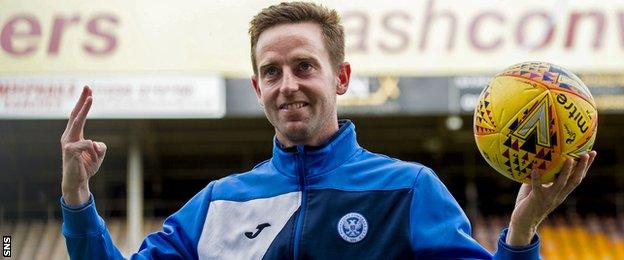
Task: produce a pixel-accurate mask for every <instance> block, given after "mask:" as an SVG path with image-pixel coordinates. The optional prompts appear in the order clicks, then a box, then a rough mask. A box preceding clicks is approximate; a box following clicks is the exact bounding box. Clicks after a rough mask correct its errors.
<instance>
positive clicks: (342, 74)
mask: <svg viewBox="0 0 624 260" xmlns="http://www.w3.org/2000/svg"><path fill="white" fill-rule="evenodd" d="M349 80H351V64H349V63H348V62H343V63H341V64H340V67H339V68H338V86H337V87H336V94H338V95H342V94H344V93H347V89H348V88H349Z"/></svg>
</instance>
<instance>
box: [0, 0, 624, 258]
mask: <svg viewBox="0 0 624 260" xmlns="http://www.w3.org/2000/svg"><path fill="white" fill-rule="evenodd" d="M270 3H275V1H272V2H264V1H220V0H218V1H217V0H215V1H176V2H175V3H174V2H172V1H147V0H137V1H121V0H117V1H106V2H101V1H94V0H90V1H79V2H75V1H69V0H61V1H43V0H8V1H7V0H5V1H0V47H1V48H0V234H1V235H2V236H11V238H12V243H11V246H12V247H11V249H12V250H11V253H12V257H16V258H18V259H32V258H37V259H49V258H53V259H58V258H61V259H62V258H67V253H66V249H65V241H64V239H63V238H62V236H61V234H60V231H59V228H60V225H61V222H62V220H61V216H60V206H59V198H60V194H61V191H60V179H61V155H60V143H59V140H60V136H61V133H62V132H63V129H64V128H65V124H66V118H67V116H68V115H69V112H70V110H71V108H72V107H73V105H74V104H75V102H76V100H77V99H78V96H79V94H80V91H81V88H82V86H83V85H85V84H88V85H89V86H91V87H92V88H93V90H94V91H93V92H94V94H93V95H94V104H93V107H92V111H91V113H90V115H89V120H88V122H87V125H86V129H85V135H86V138H90V139H93V140H98V141H103V142H105V143H106V144H107V145H108V152H107V156H106V159H105V161H104V164H103V166H102V168H101V169H100V171H99V173H98V175H96V177H94V178H93V179H92V181H91V191H92V192H93V194H94V196H95V198H96V201H97V205H98V209H99V212H100V214H101V215H102V216H103V217H104V218H105V219H106V220H107V222H108V227H109V229H110V231H111V233H112V236H113V238H114V240H115V241H116V242H117V244H118V245H119V246H120V248H121V249H122V250H123V252H124V253H125V254H126V255H127V254H129V253H131V252H133V251H134V250H136V249H137V248H138V245H139V244H140V241H141V239H142V238H143V237H144V234H147V233H149V232H153V231H155V230H158V229H160V226H161V225H162V221H163V219H164V218H165V217H166V216H168V215H170V214H172V213H173V212H175V211H176V210H177V209H178V208H180V207H181V206H182V205H183V204H184V203H185V201H187V200H188V199H190V198H191V197H192V196H193V195H194V194H195V193H196V192H198V191H199V190H200V189H202V188H203V187H204V186H205V185H207V184H208V183H209V182H210V181H212V180H215V179H218V178H221V177H223V176H227V175H229V174H233V173H238V172H244V171H246V170H249V169H250V168H251V167H253V166H254V165H255V164H256V163H259V162H261V161H263V160H265V159H267V158H269V157H270V153H271V140H272V137H273V129H272V127H271V125H270V124H269V123H268V122H267V120H266V119H265V118H264V114H263V113H262V110H261V109H260V107H259V106H258V103H257V101H256V98H255V94H254V92H253V90H252V89H251V85H250V82H249V76H250V74H251V73H252V72H251V64H250V61H249V60H250V58H249V40H248V36H247V34H246V32H247V25H248V22H249V20H250V19H251V17H252V16H253V15H254V14H255V13H257V12H258V11H259V10H260V9H261V8H263V7H266V6H268V5H269V4H270ZM322 3H324V4H326V5H327V6H329V7H332V8H335V9H337V10H338V11H339V12H340V13H341V15H342V17H343V23H344V25H345V29H346V35H347V60H348V61H350V62H351V64H352V68H353V72H354V74H355V75H354V78H353V80H352V84H351V85H350V89H349V91H348V93H347V94H346V95H344V96H341V97H340V99H339V103H340V108H339V113H340V117H341V118H350V119H352V120H353V121H354V122H355V125H356V127H357V129H358V138H359V141H360V143H361V145H362V146H363V147H366V148H367V149H369V150H371V151H373V152H379V153H384V154H388V155H390V156H393V157H396V158H399V159H402V160H407V161H417V162H421V163H423V164H425V165H428V166H430V167H432V168H433V169H434V170H435V171H436V172H437V173H438V175H439V176H440V178H441V179H442V181H443V182H444V183H445V184H446V185H447V187H448V188H449V189H450V191H451V192H452V194H453V195H454V196H455V198H456V199H457V200H458V201H459V203H460V204H461V205H462V207H463V208H464V210H465V211H466V213H467V214H468V216H469V218H470V219H471V221H472V223H473V229H474V234H473V235H474V236H475V237H476V238H477V239H478V240H479V241H480V242H481V243H482V244H483V245H484V246H485V247H486V248H488V249H489V250H492V251H493V250H495V248H496V245H495V241H496V239H497V235H498V233H499V231H500V229H501V228H502V227H503V226H505V225H506V224H507V223H508V220H509V214H510V213H511V211H512V209H513V204H514V200H515V195H516V193H517V190H518V188H519V184H517V183H514V182H512V181H510V180H508V179H506V178H505V177H503V176H501V175H499V174H497V173H496V172H495V171H494V170H493V169H492V168H491V167H490V166H488V165H487V164H486V162H485V160H483V159H482V158H481V155H480V154H479V153H478V151H477V149H476V145H475V143H474V138H473V134H472V111H473V109H474V106H475V104H476V103H475V102H476V99H477V97H478V95H479V94H480V92H481V90H482V89H483V88H484V87H485V86H486V84H487V82H488V80H489V79H490V77H492V76H493V75H494V74H496V73H497V72H499V71H501V70H503V69H504V68H506V67H508V66H510V65H512V64H515V63H519V62H523V61H530V60H539V61H548V62H552V63H555V64H558V65H561V66H563V67H565V68H568V69H570V70H572V71H573V72H575V73H577V74H578V75H579V77H580V78H581V79H582V80H583V81H584V82H585V83H586V84H587V85H588V87H589V88H590V90H591V92H592V94H593V95H594V98H595V100H596V103H597V106H598V109H599V113H600V119H599V126H598V137H597V139H596V144H595V149H596V150H597V151H598V153H599V154H598V157H597V158H596V161H595V162H594V165H593V167H592V169H591V171H590V174H589V175H588V176H587V178H586V179H585V181H584V182H583V184H582V185H581V186H580V187H579V188H578V189H577V190H576V191H575V192H574V193H573V194H572V195H571V196H570V197H569V198H568V199H567V201H566V202H565V203H564V204H563V205H562V206H561V207H559V208H558V209H557V210H556V211H555V212H554V213H553V214H551V216H550V218H549V219H548V220H547V221H546V223H545V224H544V225H542V227H541V231H540V234H541V237H542V240H543V244H542V254H543V256H544V258H546V259H574V258H578V259H590V258H596V259H624V237H623V236H624V232H623V231H624V193H623V192H624V176H623V175H622V174H621V172H622V171H623V169H624V145H622V144H624V143H623V142H622V139H621V133H622V132H624V73H623V71H624V1H620V0H617V1H615V0H600V1H566V0H559V1H544V0H540V1H537V0H529V1H521V2H519V1H459V0H457V1H451V0H418V1H411V0H410V1H408V0H401V1H390V2H388V1H371V0H364V1H349V2H347V1H326V2H322Z"/></svg>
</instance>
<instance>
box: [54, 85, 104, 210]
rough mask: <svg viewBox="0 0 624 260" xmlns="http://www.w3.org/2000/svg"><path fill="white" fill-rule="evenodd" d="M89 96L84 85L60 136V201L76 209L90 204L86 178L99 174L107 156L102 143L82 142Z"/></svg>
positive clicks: (88, 91)
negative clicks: (61, 167) (61, 160)
mask: <svg viewBox="0 0 624 260" xmlns="http://www.w3.org/2000/svg"><path fill="white" fill-rule="evenodd" d="M91 95H92V91H91V89H90V88H89V87H88V86H85V87H84V88H83V89H82V94H81V95H80V99H79V100H78V103H76V106H75V107H74V109H73V110H72V112H71V115H70V116H69V121H68V122H67V127H65V131H64V132H63V135H62V136H61V149H62V154H63V180H62V182H61V189H62V192H63V200H64V201H65V203H66V204H67V205H69V206H78V205H82V204H85V203H87V201H89V195H90V191H89V179H90V178H91V177H93V175H95V173H96V172H97V171H98V169H99V168H100V165H102V161H104V156H105V155H106V145H105V144H104V143H102V142H94V141H92V140H88V139H87V140H85V139H84V136H83V130H84V125H85V121H86V120H87V114H88V113H89V109H90V108H91V104H92V103H93V97H92V96H91Z"/></svg>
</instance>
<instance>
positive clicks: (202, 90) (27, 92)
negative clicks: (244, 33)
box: [0, 75, 225, 119]
mask: <svg viewBox="0 0 624 260" xmlns="http://www.w3.org/2000/svg"><path fill="white" fill-rule="evenodd" d="M85 85H89V86H90V87H91V89H92V90H93V104H92V106H91V111H90V112H89V118H220V117H222V116H223V115H224V114H225V83H224V81H223V79H222V78H220V77H216V76H212V77H210V76H163V75H144V76H89V77H86V76H71V75H63V76H19V77H17V76H14V77H6V76H0V119H64V118H68V117H69V114H70V112H71V111H72V109H73V108H74V106H75V104H76V102H77V101H78V97H80V93H81V92H82V88H83V86H85Z"/></svg>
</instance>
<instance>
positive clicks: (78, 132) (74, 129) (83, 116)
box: [67, 96, 93, 140]
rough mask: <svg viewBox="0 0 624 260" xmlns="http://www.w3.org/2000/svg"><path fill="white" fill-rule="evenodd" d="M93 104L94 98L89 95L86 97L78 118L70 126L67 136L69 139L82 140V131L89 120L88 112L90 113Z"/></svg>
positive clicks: (77, 115)
mask: <svg viewBox="0 0 624 260" xmlns="http://www.w3.org/2000/svg"><path fill="white" fill-rule="evenodd" d="M91 104H93V98H92V97H91V96H89V97H87V98H86V100H85V103H84V105H83V106H82V108H81V109H80V111H79V112H78V114H76V118H75V119H74V121H73V122H72V125H71V126H70V128H69V133H68V136H67V137H68V139H69V140H80V138H81V137H82V132H83V129H84V125H85V122H86V121H87V114H88V113H89V109H91Z"/></svg>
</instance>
